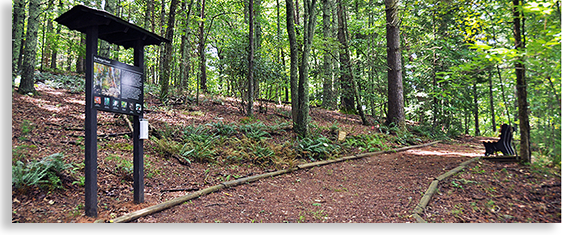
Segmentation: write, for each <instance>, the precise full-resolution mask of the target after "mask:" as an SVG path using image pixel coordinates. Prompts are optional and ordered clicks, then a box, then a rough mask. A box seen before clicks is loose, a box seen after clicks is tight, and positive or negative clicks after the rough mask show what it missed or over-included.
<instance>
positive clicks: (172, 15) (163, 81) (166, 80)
mask: <svg viewBox="0 0 562 235" xmlns="http://www.w3.org/2000/svg"><path fill="white" fill-rule="evenodd" d="M177 5H178V0H172V2H170V11H169V15H168V23H167V27H166V36H165V37H166V39H168V40H170V42H167V43H165V44H164V56H163V57H162V61H161V62H160V63H162V71H160V100H161V101H166V100H167V99H168V89H169V86H170V60H171V58H172V51H173V47H172V41H173V39H174V22H175V21H176V7H177Z"/></svg>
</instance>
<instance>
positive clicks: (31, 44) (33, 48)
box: [18, 0, 41, 94]
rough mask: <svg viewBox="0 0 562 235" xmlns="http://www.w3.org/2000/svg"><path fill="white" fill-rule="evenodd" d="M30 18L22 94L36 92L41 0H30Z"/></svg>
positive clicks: (21, 84) (22, 76) (28, 21)
mask: <svg viewBox="0 0 562 235" xmlns="http://www.w3.org/2000/svg"><path fill="white" fill-rule="evenodd" d="M28 8H29V18H27V34H26V37H25V48H24V51H23V54H24V56H23V63H22V71H21V83H20V86H19V88H18V92H19V93H20V94H28V93H35V92H36V91H35V86H34V85H35V78H34V74H35V63H36V60H37V59H36V58H35V57H36V56H37V31H38V29H39V15H40V13H41V6H40V1H39V0H29V7H28Z"/></svg>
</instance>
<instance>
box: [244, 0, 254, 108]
mask: <svg viewBox="0 0 562 235" xmlns="http://www.w3.org/2000/svg"><path fill="white" fill-rule="evenodd" d="M248 28H249V29H248V47H249V53H248V110H247V113H246V114H247V115H248V116H250V117H251V116H252V109H253V106H254V82H255V80H254V1H253V0H249V1H248Z"/></svg>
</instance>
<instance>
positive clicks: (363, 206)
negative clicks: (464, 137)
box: [137, 143, 482, 223]
mask: <svg viewBox="0 0 562 235" xmlns="http://www.w3.org/2000/svg"><path fill="white" fill-rule="evenodd" d="M452 149H454V151H451V150H452ZM481 152H482V148H481V147H478V146H473V145H466V146H461V145H449V144H441V143H438V144H436V145H434V146H426V147H422V148H416V149H410V150H406V151H403V152H397V153H391V154H380V155H375V156H372V157H366V158H362V159H359V160H349V161H344V162H338V163H333V164H328V165H324V166H318V167H313V168H309V169H303V170H298V171H295V172H292V173H288V174H284V175H280V176H276V177H271V178H265V179H261V180H259V181H257V182H253V183H248V184H242V185H239V186H236V187H232V188H225V189H222V190H220V191H218V192H215V193H212V194H209V195H205V196H202V197H200V198H197V199H193V200H190V201H188V202H186V203H184V204H182V205H179V206H175V207H172V208H170V209H167V210H164V211H162V212H159V213H155V214H152V215H148V216H146V217H142V218H139V219H138V220H137V222H144V223H146V222H156V223H163V222H179V223H213V222H216V223H218V222H221V223H253V222H256V223H258V222H259V223H319V222H325V223H348V222H357V223H390V222H402V223H405V222H414V221H415V220H414V219H413V218H410V215H411V211H412V210H413V209H414V207H415V206H416V205H417V203H418V201H419V200H420V199H421V197H422V196H423V193H424V192H425V191H426V189H427V187H428V185H429V184H430V183H431V181H432V180H433V179H434V178H435V177H437V176H439V175H441V174H443V173H445V172H447V171H448V170H450V169H453V168H455V167H457V166H458V165H459V164H460V163H462V162H464V161H466V160H468V159H470V158H472V157H476V156H480V155H482V154H481Z"/></svg>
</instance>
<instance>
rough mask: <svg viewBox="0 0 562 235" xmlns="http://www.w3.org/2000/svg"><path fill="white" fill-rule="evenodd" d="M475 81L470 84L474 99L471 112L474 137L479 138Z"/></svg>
mask: <svg viewBox="0 0 562 235" xmlns="http://www.w3.org/2000/svg"><path fill="white" fill-rule="evenodd" d="M476 83H477V81H476V80H474V83H473V84H472V94H473V97H474V106H473V109H472V110H473V112H474V136H480V123H479V122H478V119H479V117H478V87H477V86H476Z"/></svg>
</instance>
